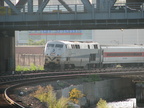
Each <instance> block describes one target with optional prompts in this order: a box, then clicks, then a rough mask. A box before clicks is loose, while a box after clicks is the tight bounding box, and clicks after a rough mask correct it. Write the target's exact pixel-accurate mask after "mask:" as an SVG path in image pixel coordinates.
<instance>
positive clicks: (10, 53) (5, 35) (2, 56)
mask: <svg viewBox="0 0 144 108" xmlns="http://www.w3.org/2000/svg"><path fill="white" fill-rule="evenodd" d="M14 70H15V33H14V31H0V75H1V74H3V73H4V74H9V73H12V71H14Z"/></svg>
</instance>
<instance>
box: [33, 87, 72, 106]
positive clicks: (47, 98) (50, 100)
mask: <svg viewBox="0 0 144 108" xmlns="http://www.w3.org/2000/svg"><path fill="white" fill-rule="evenodd" d="M31 96H33V97H35V98H37V99H39V100H40V101H41V102H46V103H47V104H48V108H68V102H69V99H68V98H64V97H61V98H60V99H58V100H57V99H56V93H55V92H54V90H53V87H52V86H51V85H49V86H46V87H41V86H39V87H38V90H37V91H36V92H35V93H33V94H32V95H31Z"/></svg>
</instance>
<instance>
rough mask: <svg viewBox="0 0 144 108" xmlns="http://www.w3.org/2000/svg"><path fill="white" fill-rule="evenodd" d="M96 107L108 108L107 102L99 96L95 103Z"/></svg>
mask: <svg viewBox="0 0 144 108" xmlns="http://www.w3.org/2000/svg"><path fill="white" fill-rule="evenodd" d="M96 108H109V106H108V104H107V102H106V101H105V100H103V99H101V98H100V100H99V101H98V103H97V107H96Z"/></svg>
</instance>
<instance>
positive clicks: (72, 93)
mask: <svg viewBox="0 0 144 108" xmlns="http://www.w3.org/2000/svg"><path fill="white" fill-rule="evenodd" d="M83 96H84V94H82V92H81V91H79V90H77V89H76V88H74V89H72V90H71V91H70V92H69V98H70V100H71V101H72V102H73V103H76V104H78V103H79V100H78V99H79V98H82V97H83Z"/></svg>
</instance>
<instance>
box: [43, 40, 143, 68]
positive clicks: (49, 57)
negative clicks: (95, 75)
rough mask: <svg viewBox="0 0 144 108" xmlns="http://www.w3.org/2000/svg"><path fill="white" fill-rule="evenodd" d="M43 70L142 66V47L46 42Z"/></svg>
mask: <svg viewBox="0 0 144 108" xmlns="http://www.w3.org/2000/svg"><path fill="white" fill-rule="evenodd" d="M44 55H45V64H44V69H45V70H49V69H51V70H55V69H74V68H83V69H93V68H94V69H95V68H106V67H116V66H117V65H120V66H122V67H127V66H143V64H144V46H143V45H100V44H99V43H97V42H82V41H79V42H74V41H48V42H47V43H46V45H45V50H44Z"/></svg>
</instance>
